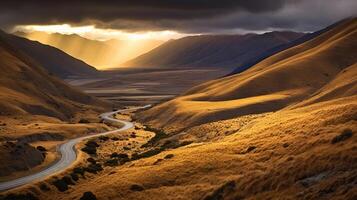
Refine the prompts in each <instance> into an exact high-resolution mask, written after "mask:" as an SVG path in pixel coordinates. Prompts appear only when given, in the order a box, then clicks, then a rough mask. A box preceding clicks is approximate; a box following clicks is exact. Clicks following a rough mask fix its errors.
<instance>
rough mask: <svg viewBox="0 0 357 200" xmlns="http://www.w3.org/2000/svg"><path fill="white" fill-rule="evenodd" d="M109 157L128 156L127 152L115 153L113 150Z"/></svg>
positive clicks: (124, 157)
mask: <svg viewBox="0 0 357 200" xmlns="http://www.w3.org/2000/svg"><path fill="white" fill-rule="evenodd" d="M110 157H111V158H120V159H121V158H123V159H126V158H129V156H128V154H125V153H116V152H114V153H112V154H111V155H110Z"/></svg>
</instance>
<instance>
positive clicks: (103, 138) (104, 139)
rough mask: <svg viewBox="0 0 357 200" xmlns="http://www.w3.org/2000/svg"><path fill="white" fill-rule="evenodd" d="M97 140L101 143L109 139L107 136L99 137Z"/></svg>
mask: <svg viewBox="0 0 357 200" xmlns="http://www.w3.org/2000/svg"><path fill="white" fill-rule="evenodd" d="M98 138H99V140H101V141H107V140H109V137H108V136H104V135H101V136H99V137H98Z"/></svg>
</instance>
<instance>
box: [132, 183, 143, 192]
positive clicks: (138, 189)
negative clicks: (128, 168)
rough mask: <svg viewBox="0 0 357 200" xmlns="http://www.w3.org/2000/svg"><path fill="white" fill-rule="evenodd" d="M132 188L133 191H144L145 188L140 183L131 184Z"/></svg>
mask: <svg viewBox="0 0 357 200" xmlns="http://www.w3.org/2000/svg"><path fill="white" fill-rule="evenodd" d="M130 190H131V191H143V190H144V188H143V187H142V186H140V185H137V184H134V185H132V186H130Z"/></svg>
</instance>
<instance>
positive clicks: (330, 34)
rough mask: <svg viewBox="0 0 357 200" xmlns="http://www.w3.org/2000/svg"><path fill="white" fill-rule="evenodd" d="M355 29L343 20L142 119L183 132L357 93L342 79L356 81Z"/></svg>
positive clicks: (159, 107) (144, 115)
mask: <svg viewBox="0 0 357 200" xmlns="http://www.w3.org/2000/svg"><path fill="white" fill-rule="evenodd" d="M356 26H357V21H356V20H355V19H350V20H347V21H343V22H341V23H339V24H337V25H335V26H334V27H333V28H332V29H331V30H328V31H326V32H325V33H323V34H321V35H319V36H317V37H315V38H314V39H312V40H309V41H307V42H305V43H303V44H301V45H298V46H295V47H292V48H290V49H287V50H285V51H282V52H280V53H277V54H275V55H273V56H271V57H269V58H267V59H265V60H263V61H262V62H260V63H258V64H256V65H254V66H253V67H251V68H250V69H249V70H247V71H244V72H243V73H240V74H236V75H233V76H229V77H225V78H222V79H218V80H214V81H210V82H208V83H205V84H202V85H199V86H197V87H194V88H192V89H191V90H189V91H188V92H187V93H186V94H185V95H183V96H181V97H178V98H176V99H174V100H172V101H169V102H167V103H163V104H160V105H158V106H156V107H154V108H153V109H150V110H149V111H147V112H145V113H143V115H142V117H143V119H144V121H147V122H150V123H151V124H152V125H154V126H157V127H165V129H167V130H171V131H179V130H182V129H183V127H187V126H189V127H190V126H194V125H199V124H204V123H207V122H212V121H216V120H223V119H230V118H233V117H238V116H243V115H248V114H255V113H262V112H270V111H276V110H279V109H282V108H284V107H287V106H290V107H291V106H293V105H294V104H296V103H300V104H302V103H304V102H310V104H311V103H312V102H314V103H317V102H321V101H327V100H333V99H335V98H340V97H344V96H350V95H354V94H356V90H355V89H356V86H355V82H354V81H353V80H354V79H351V81H352V83H348V84H347V81H346V80H345V79H344V78H341V77H344V76H347V77H349V78H352V77H353V74H354V71H355V70H356V65H355V63H356V56H355V53H356V48H357V46H356V44H357V41H356V40H357V33H356ZM347 72H348V73H347ZM341 80H344V81H345V82H343V83H341ZM344 84H346V85H344ZM320 95H323V96H320ZM296 106H297V105H296ZM151 116H155V117H151Z"/></svg>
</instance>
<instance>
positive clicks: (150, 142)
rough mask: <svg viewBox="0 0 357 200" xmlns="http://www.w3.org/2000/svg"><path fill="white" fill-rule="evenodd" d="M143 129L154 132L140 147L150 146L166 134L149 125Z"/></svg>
mask: <svg viewBox="0 0 357 200" xmlns="http://www.w3.org/2000/svg"><path fill="white" fill-rule="evenodd" d="M144 130H146V131H150V132H154V133H155V136H154V137H152V138H151V139H150V140H149V141H148V142H147V143H146V144H143V145H142V147H150V146H153V145H155V144H156V143H157V142H158V141H160V140H161V139H164V138H166V137H167V136H168V135H167V134H166V133H165V132H164V131H162V130H158V129H154V128H151V127H149V126H145V128H144Z"/></svg>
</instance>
